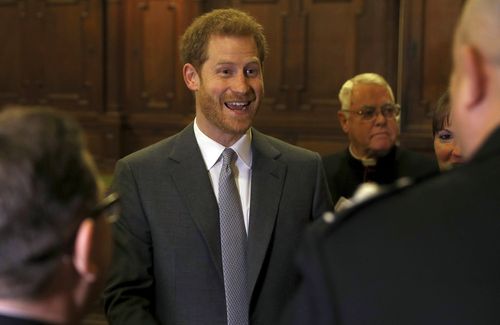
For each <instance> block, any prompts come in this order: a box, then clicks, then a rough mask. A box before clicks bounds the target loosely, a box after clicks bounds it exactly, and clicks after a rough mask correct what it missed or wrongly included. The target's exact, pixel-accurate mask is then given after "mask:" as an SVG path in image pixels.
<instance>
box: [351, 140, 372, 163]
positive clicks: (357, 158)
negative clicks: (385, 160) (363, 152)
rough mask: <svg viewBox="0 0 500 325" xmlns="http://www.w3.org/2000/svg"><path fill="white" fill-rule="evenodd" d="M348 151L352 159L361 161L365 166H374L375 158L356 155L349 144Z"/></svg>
mask: <svg viewBox="0 0 500 325" xmlns="http://www.w3.org/2000/svg"><path fill="white" fill-rule="evenodd" d="M349 152H350V153H351V156H352V157H353V158H354V159H356V160H359V161H361V163H362V164H363V166H365V167H371V166H375V165H376V164H377V159H375V158H369V157H358V156H357V155H355V154H354V152H353V151H352V146H351V145H349Z"/></svg>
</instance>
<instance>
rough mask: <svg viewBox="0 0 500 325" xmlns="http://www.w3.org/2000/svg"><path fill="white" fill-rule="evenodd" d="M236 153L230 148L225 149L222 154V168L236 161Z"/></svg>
mask: <svg viewBox="0 0 500 325" xmlns="http://www.w3.org/2000/svg"><path fill="white" fill-rule="evenodd" d="M236 157H237V155H236V152H234V150H233V149H231V148H226V149H224V151H223V152H222V166H230V165H231V163H232V162H233V161H235V160H236Z"/></svg>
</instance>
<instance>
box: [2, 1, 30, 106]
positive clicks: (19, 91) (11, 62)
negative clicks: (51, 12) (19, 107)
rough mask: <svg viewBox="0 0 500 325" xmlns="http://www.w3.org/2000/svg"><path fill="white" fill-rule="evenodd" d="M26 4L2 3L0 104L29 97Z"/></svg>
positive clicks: (23, 2)
mask: <svg viewBox="0 0 500 325" xmlns="http://www.w3.org/2000/svg"><path fill="white" fill-rule="evenodd" d="M25 6H26V3H25V1H12V0H8V1H7V0H3V1H0V44H1V50H0V72H1V78H0V104H6V103H20V102H22V101H25V100H26V98H27V96H28V94H27V86H28V85H27V83H26V78H25V77H26V75H27V73H26V71H25V68H26V66H25V64H24V63H25V62H24V58H23V56H24V53H25V52H27V50H26V48H25V46H26V44H25V39H24V35H26V32H25V29H28V27H29V26H27V24H26V19H25V16H26V9H25Z"/></svg>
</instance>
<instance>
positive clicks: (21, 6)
mask: <svg viewBox="0 0 500 325" xmlns="http://www.w3.org/2000/svg"><path fill="white" fill-rule="evenodd" d="M462 4H463V0H442V1H430V0H189V1H187V0H127V1H124V0H107V1H100V0H16V1H12V0H0V44H2V51H0V72H1V74H2V76H6V77H5V78H2V79H0V104H2V103H7V102H14V103H20V104H47V105H52V106H56V107H61V108H64V109H67V110H69V111H71V112H73V113H74V114H75V116H77V118H78V119H79V120H80V121H81V122H82V124H83V125H84V126H85V128H86V131H87V134H88V136H87V137H88V139H89V140H88V141H89V144H90V146H91V148H92V151H93V152H94V154H95V155H96V156H98V159H99V161H100V162H101V163H102V164H104V165H106V166H108V167H107V168H109V169H112V165H113V162H114V161H115V160H116V159H117V158H119V157H121V156H123V155H125V154H127V153H130V152H132V151H135V150H138V149H140V148H142V147H144V146H146V145H148V144H150V143H152V142H155V141H157V140H160V139H162V138H164V137H166V136H169V135H171V134H174V133H176V132H178V131H179V130H181V129H182V128H183V127H185V126H186V125H187V124H188V123H190V122H191V121H192V120H193V118H194V103H193V97H192V94H191V93H190V92H189V91H188V90H187V88H186V86H185V85H184V82H183V80H182V74H181V66H180V62H179V59H178V50H177V48H178V37H179V36H180V35H181V34H182V32H183V31H184V30H185V28H186V27H187V26H188V25H189V23H190V22H191V21H192V19H193V18H194V17H196V16H197V15H199V14H200V13H202V12H205V11H209V10H211V9H213V8H220V7H231V6H232V7H236V8H241V9H243V10H245V11H248V12H249V13H251V14H252V15H254V16H255V17H256V18H257V20H258V21H259V22H261V23H262V24H263V26H264V28H265V32H266V36H267V38H268V40H269V45H270V54H269V57H268V59H267V60H266V62H265V64H264V78H265V87H266V96H265V99H264V101H263V105H262V107H261V111H260V112H259V114H258V116H257V119H256V121H255V126H256V127H257V128H259V129H260V130H262V131H264V132H266V133H269V134H271V135H274V136H276V137H279V138H281V139H283V140H285V141H289V142H291V143H294V144H297V145H300V146H304V147H307V148H310V149H313V150H316V151H319V152H320V153H322V154H327V153H330V152H334V151H338V150H339V149H341V148H343V147H344V146H345V145H346V143H347V139H346V137H345V135H344V134H343V133H342V131H341V129H340V127H339V125H338V121H337V118H336V111H337V110H338V109H339V103H338V100H337V93H338V91H339V88H340V86H341V84H342V83H343V82H344V81H345V80H346V79H348V78H350V77H352V76H353V75H355V74H357V73H361V72H367V71H372V72H377V73H380V74H382V75H383V76H385V77H386V79H387V80H388V81H389V83H390V84H391V85H392V86H393V89H394V90H395V93H396V94H397V98H398V100H399V101H400V102H401V104H402V106H403V116H402V123H401V124H402V134H401V143H402V144H403V145H404V146H406V147H409V148H412V149H417V150H420V151H426V152H430V149H431V146H432V141H431V138H430V117H429V113H430V110H431V108H432V106H433V104H434V102H435V100H436V99H437V97H438V96H439V94H440V93H441V92H442V91H443V90H444V89H445V88H446V86H447V83H448V75H449V72H450V64H451V63H450V61H449V58H450V47H451V43H452V31H453V28H454V25H455V21H456V17H457V16H458V14H459V11H460V8H461V6H462ZM110 166H111V167H110Z"/></svg>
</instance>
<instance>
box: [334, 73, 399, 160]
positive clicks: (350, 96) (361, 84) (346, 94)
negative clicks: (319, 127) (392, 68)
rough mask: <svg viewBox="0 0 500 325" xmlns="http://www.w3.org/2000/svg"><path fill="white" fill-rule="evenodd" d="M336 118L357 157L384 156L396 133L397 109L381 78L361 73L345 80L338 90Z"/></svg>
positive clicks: (389, 90)
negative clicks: (339, 105) (338, 102)
mask: <svg viewBox="0 0 500 325" xmlns="http://www.w3.org/2000/svg"><path fill="white" fill-rule="evenodd" d="M339 100H340V103H341V105H342V107H341V110H340V111H339V112H338V118H339V121H340V125H341V127H342V130H343V131H344V132H345V133H346V134H347V135H348V137H349V141H350V149H351V151H352V153H353V154H355V155H356V156H357V157H360V158H363V157H366V158H376V157H380V156H384V155H385V154H386V153H387V152H388V151H389V150H390V149H391V148H392V147H393V146H394V145H395V143H396V140H397V137H398V135H399V124H398V122H399V114H400V108H399V106H398V105H396V104H395V103H394V95H393V93H392V89H391V87H390V86H389V84H388V83H387V82H386V81H385V79H384V78H383V77H381V76H379V75H377V74H375V73H363V74H360V75H357V76H355V77H354V78H352V79H350V80H348V81H346V82H345V83H344V85H343V86H342V88H341V89H340V92H339Z"/></svg>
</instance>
